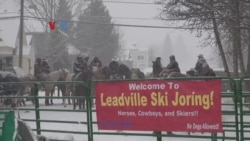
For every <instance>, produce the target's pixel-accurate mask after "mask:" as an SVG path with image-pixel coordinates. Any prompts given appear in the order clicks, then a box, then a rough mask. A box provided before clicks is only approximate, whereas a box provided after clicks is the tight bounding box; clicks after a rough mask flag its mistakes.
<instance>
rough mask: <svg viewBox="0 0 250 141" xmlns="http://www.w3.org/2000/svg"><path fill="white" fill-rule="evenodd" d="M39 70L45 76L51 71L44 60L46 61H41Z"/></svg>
mask: <svg viewBox="0 0 250 141" xmlns="http://www.w3.org/2000/svg"><path fill="white" fill-rule="evenodd" d="M41 69H42V72H43V73H45V74H47V75H48V74H49V73H50V71H51V70H50V66H49V63H48V60H46V59H43V60H42V63H41Z"/></svg>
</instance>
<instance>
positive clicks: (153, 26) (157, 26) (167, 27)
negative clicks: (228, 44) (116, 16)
mask: <svg viewBox="0 0 250 141" xmlns="http://www.w3.org/2000/svg"><path fill="white" fill-rule="evenodd" d="M25 17H26V18H33V19H39V20H46V19H45V18H38V17H30V16H25ZM56 21H59V22H74V23H82V24H97V25H112V26H119V27H136V28H156V29H157V28H159V29H186V30H188V29H193V28H189V27H174V26H159V25H136V24H117V23H112V24H110V23H98V22H87V21H75V20H72V21H67V20H56ZM196 29H210V28H196ZM211 29H212V28H211Z"/></svg>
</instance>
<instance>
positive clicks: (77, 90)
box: [72, 62, 92, 109]
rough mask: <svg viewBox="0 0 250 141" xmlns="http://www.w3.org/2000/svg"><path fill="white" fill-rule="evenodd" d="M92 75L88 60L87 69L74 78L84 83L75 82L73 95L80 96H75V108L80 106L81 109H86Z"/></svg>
mask: <svg viewBox="0 0 250 141" xmlns="http://www.w3.org/2000/svg"><path fill="white" fill-rule="evenodd" d="M91 77H92V72H91V69H90V68H89V67H88V66H87V62H86V64H85V69H84V70H83V71H82V72H80V73H79V74H78V75H76V76H75V77H74V78H73V80H74V81H80V82H83V83H74V84H73V90H72V96H77V97H80V98H73V109H76V106H77V105H78V106H79V109H85V102H86V96H87V94H86V88H87V87H89V84H90V81H91Z"/></svg>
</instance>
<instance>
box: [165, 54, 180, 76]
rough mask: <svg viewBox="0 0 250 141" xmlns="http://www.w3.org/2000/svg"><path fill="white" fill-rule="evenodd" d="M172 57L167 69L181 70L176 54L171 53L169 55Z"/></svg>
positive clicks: (171, 70) (170, 70)
mask: <svg viewBox="0 0 250 141" xmlns="http://www.w3.org/2000/svg"><path fill="white" fill-rule="evenodd" d="M169 59H170V63H169V64H168V65H167V70H168V71H169V72H181V71H180V68H179V64H178V62H177V61H176V60H175V56H174V55H171V56H170V57H169Z"/></svg>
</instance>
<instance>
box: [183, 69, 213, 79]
mask: <svg viewBox="0 0 250 141" xmlns="http://www.w3.org/2000/svg"><path fill="white" fill-rule="evenodd" d="M186 74H187V75H188V76H200V77H201V76H212V77H215V76H216V74H215V72H214V71H213V70H212V69H209V70H208V72H207V73H205V74H204V75H198V73H197V71H196V70H195V69H192V68H191V69H190V70H188V71H186Z"/></svg>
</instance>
